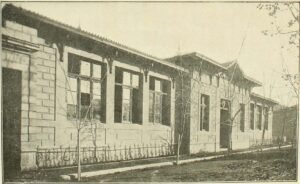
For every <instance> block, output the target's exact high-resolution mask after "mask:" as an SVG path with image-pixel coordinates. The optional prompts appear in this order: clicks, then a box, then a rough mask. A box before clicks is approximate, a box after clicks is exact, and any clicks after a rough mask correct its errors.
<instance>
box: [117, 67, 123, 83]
mask: <svg viewBox="0 0 300 184" xmlns="http://www.w3.org/2000/svg"><path fill="white" fill-rule="evenodd" d="M115 73H116V76H115V77H116V83H119V84H122V83H123V72H122V70H121V69H120V68H117V67H116V72H115Z"/></svg>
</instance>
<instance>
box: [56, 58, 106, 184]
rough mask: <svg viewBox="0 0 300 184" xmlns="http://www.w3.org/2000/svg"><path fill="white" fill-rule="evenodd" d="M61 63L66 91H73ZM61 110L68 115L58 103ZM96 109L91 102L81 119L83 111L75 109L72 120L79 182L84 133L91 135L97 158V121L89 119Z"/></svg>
mask: <svg viewBox="0 0 300 184" xmlns="http://www.w3.org/2000/svg"><path fill="white" fill-rule="evenodd" d="M58 63H59V67H60V69H61V70H62V72H63V74H64V78H65V83H66V87H65V90H66V91H68V90H69V91H71V84H70V80H69V77H68V74H67V72H66V70H65V68H64V66H62V64H61V63H60V62H58ZM106 76H107V73H105V75H104V76H103V77H102V78H101V81H100V84H102V83H103V82H104V81H105V78H106ZM70 95H71V100H72V103H73V104H75V102H76V100H75V99H76V98H77V97H76V96H74V95H73V93H70ZM58 104H59V105H60V106H61V108H62V109H63V110H64V112H65V115H67V113H68V112H67V110H66V109H64V106H63V105H62V104H60V103H58ZM93 108H94V106H93V103H92V102H90V105H89V106H88V108H87V109H86V112H85V113H84V115H83V116H81V117H80V115H79V113H80V112H81V109H77V108H75V109H74V114H75V115H76V117H75V118H74V119H72V120H71V121H72V124H73V126H74V128H75V129H76V148H77V158H76V162H77V167H78V169H77V180H78V181H80V180H81V142H82V141H83V140H84V139H86V137H81V134H82V133H84V131H87V132H89V133H90V136H91V137H92V143H93V145H94V148H95V150H94V156H96V148H97V144H96V141H97V136H96V132H97V124H98V122H97V121H93V120H92V118H89V116H90V114H91V110H92V109H93ZM78 112H79V113H78Z"/></svg>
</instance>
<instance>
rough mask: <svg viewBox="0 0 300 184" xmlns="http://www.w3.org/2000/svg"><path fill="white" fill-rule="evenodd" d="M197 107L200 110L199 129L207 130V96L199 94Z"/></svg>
mask: <svg viewBox="0 0 300 184" xmlns="http://www.w3.org/2000/svg"><path fill="white" fill-rule="evenodd" d="M198 109H199V110H200V113H199V114H200V116H199V120H200V121H199V122H200V131H202V130H205V131H209V96H207V95H204V94H201V95H200V99H199V101H198Z"/></svg>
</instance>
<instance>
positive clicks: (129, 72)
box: [115, 67, 141, 124]
mask: <svg viewBox="0 0 300 184" xmlns="http://www.w3.org/2000/svg"><path fill="white" fill-rule="evenodd" d="M118 70H120V71H119V72H120V73H121V75H122V83H120V82H115V86H120V87H121V88H122V102H121V105H122V107H121V122H118V123H125V124H138V123H135V122H133V90H134V89H137V90H138V91H140V90H141V89H140V88H141V86H140V81H141V77H140V74H138V73H137V72H135V71H131V70H127V69H124V68H121V67H118ZM125 72H126V73H128V74H129V75H130V84H124V73H125ZM133 76H137V77H138V86H134V85H133ZM124 89H127V90H129V91H130V95H129V118H128V120H124V119H123V116H124V114H125V112H124V103H123V100H124V98H123V91H124Z"/></svg>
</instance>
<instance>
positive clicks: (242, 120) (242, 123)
mask: <svg viewBox="0 0 300 184" xmlns="http://www.w3.org/2000/svg"><path fill="white" fill-rule="evenodd" d="M240 130H241V131H242V132H244V131H245V105H244V104H240Z"/></svg>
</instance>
